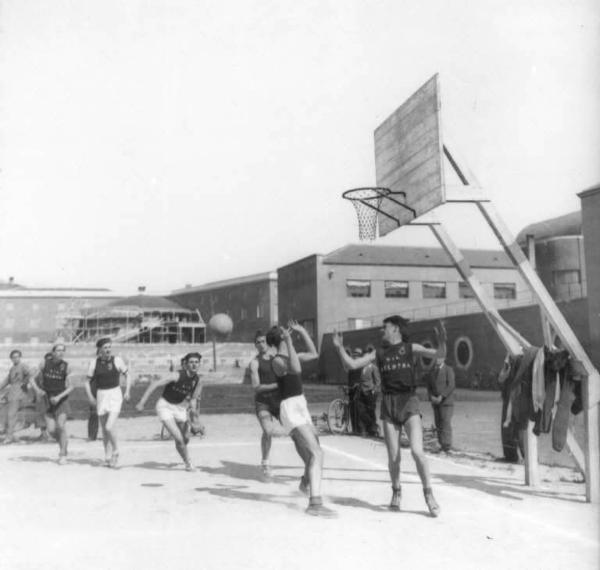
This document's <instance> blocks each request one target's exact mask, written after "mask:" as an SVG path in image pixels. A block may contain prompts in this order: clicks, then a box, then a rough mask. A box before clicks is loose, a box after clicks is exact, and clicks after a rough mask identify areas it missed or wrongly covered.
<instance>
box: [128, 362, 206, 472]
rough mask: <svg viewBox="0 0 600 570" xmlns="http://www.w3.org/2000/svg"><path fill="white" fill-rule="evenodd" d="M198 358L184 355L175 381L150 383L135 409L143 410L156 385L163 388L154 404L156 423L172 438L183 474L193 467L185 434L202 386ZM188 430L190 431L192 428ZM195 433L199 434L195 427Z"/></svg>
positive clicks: (168, 379)
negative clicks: (157, 419)
mask: <svg viewBox="0 0 600 570" xmlns="http://www.w3.org/2000/svg"><path fill="white" fill-rule="evenodd" d="M201 359H202V355H201V354H199V353H198V352H190V353H189V354H186V356H185V357H184V358H183V359H182V370H180V372H179V375H178V377H177V379H176V380H173V379H172V378H164V379H163V380H157V381H156V382H152V384H150V386H148V388H147V389H146V391H145V392H144V395H143V396H142V398H141V399H140V401H139V402H138V404H137V406H136V407H135V409H136V410H137V411H138V412H141V411H143V409H144V405H145V403H146V401H147V400H148V398H149V397H150V394H152V392H154V390H156V388H159V387H160V386H164V387H165V388H164V390H163V393H162V396H161V397H160V398H159V399H158V402H157V403H156V413H157V414H158V417H159V418H160V421H161V422H162V423H163V425H164V426H165V427H166V428H167V430H168V431H169V433H170V434H171V435H172V436H173V439H174V440H175V449H177V452H178V453H179V455H180V456H181V458H182V459H183V462H184V463H185V468H186V470H187V471H194V466H193V465H192V462H191V460H190V455H189V453H188V447H187V444H188V441H189V438H188V436H187V431H188V428H189V421H190V416H191V417H195V416H197V413H198V400H199V398H200V393H201V392H202V384H201V383H200V376H199V375H198V370H199V369H200V360H201ZM188 414H189V416H188ZM192 431H193V432H194V429H193V428H192ZM198 431H201V429H200V428H199V426H198Z"/></svg>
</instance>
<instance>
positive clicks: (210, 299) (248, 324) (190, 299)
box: [168, 278, 277, 342]
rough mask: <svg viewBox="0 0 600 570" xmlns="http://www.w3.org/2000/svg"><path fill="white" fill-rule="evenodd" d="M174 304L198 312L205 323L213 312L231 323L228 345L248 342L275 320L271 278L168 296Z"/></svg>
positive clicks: (273, 281) (274, 294) (275, 313)
mask: <svg viewBox="0 0 600 570" xmlns="http://www.w3.org/2000/svg"><path fill="white" fill-rule="evenodd" d="M168 298H169V299H172V300H173V301H175V302H176V303H179V304H180V305H181V306H182V307H185V308H186V309H191V310H198V311H200V314H201V315H202V318H203V319H204V321H205V322H207V323H208V321H209V320H210V318H211V317H212V316H213V315H215V314H217V313H227V314H228V315H229V316H230V317H231V319H232V320H233V332H232V333H231V336H230V337H229V340H230V341H232V342H252V341H253V340H254V334H255V333H256V331H257V330H259V329H261V330H268V329H269V328H270V327H271V326H272V325H273V324H274V322H275V320H276V319H277V285H276V281H275V280H273V279H266V278H265V279H263V280H258V281H252V282H244V283H238V284H228V285H222V286H217V287H215V288H214V289H209V290H206V289H205V290H202V291H196V290H192V291H190V292H189V293H187V292H185V290H184V291H178V292H177V293H173V294H172V295H169V297H168Z"/></svg>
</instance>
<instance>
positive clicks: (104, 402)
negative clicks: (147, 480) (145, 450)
mask: <svg viewBox="0 0 600 570" xmlns="http://www.w3.org/2000/svg"><path fill="white" fill-rule="evenodd" d="M96 349H97V350H96V353H97V357H96V358H95V359H94V360H92V361H91V362H90V366H89V368H88V371H87V378H86V382H85V391H86V393H87V397H88V399H89V401H90V403H91V405H92V406H96V410H97V413H98V417H99V418H100V426H101V427H102V443H103V444H104V457H105V461H106V465H107V466H108V467H116V466H117V462H118V460H119V446H118V442H117V433H116V429H115V424H116V421H117V419H118V417H119V414H120V413H121V406H122V405H123V399H125V401H129V397H130V390H131V385H130V384H131V383H130V377H129V373H128V371H127V366H126V365H125V363H124V362H123V360H122V359H121V358H120V357H119V356H112V354H111V351H112V343H111V340H110V339H109V338H101V339H100V340H98V342H97V343H96ZM121 375H123V376H125V395H124V396H123V393H122V392H121ZM91 382H93V383H94V385H95V388H96V390H97V392H96V396H95V397H94V395H93V394H92V389H91V386H90V383H91Z"/></svg>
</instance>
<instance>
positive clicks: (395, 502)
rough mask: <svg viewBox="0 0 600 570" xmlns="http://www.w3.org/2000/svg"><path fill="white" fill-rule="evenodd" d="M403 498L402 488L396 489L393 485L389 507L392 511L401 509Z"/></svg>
mask: <svg viewBox="0 0 600 570" xmlns="http://www.w3.org/2000/svg"><path fill="white" fill-rule="evenodd" d="M401 498H402V492H401V491H400V489H394V488H393V487H392V500H391V501H390V506H389V509H390V511H399V510H400V499H401Z"/></svg>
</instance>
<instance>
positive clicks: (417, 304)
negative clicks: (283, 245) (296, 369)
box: [277, 244, 533, 341]
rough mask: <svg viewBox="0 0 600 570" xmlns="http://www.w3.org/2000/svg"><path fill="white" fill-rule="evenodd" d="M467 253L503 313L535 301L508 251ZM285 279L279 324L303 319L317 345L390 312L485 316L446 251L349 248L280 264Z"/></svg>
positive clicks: (414, 317)
mask: <svg viewBox="0 0 600 570" xmlns="http://www.w3.org/2000/svg"><path fill="white" fill-rule="evenodd" d="M463 254H464V255H465V257H466V259H467V261H468V262H469V263H470V265H471V266H472V268H473V269H474V271H475V274H476V275H477V277H478V278H479V280H480V282H481V283H482V285H483V288H484V290H486V292H487V293H488V295H489V296H490V298H492V299H494V301H495V305H496V306H497V307H498V308H510V307H515V306H520V305H527V304H531V303H532V302H533V298H532V296H531V293H530V292H529V290H528V289H527V287H526V285H525V283H524V282H523V280H522V279H521V277H520V275H519V273H518V271H517V269H515V268H514V267H513V265H512V264H511V262H510V260H509V259H508V257H507V255H506V254H505V253H504V252H503V251H495V250H494V251H486V250H464V251H463ZM277 274H278V291H279V292H278V298H279V320H280V321H281V322H285V321H287V319H289V318H295V319H297V320H298V321H299V322H300V323H302V324H303V325H304V326H305V327H306V328H307V330H308V331H309V332H310V334H311V335H312V336H313V338H314V339H315V341H320V339H321V338H322V335H323V334H324V333H326V332H331V331H332V330H333V329H337V330H342V331H343V330H356V329H363V328H368V327H371V326H375V325H378V324H379V323H381V320H382V318H383V317H384V316H386V315H390V314H401V315H403V316H405V317H408V318H410V319H411V320H423V319H428V318H436V317H447V316H451V315H459V314H466V313H473V312H479V311H480V308H479V305H478V303H477V302H476V301H475V299H474V295H473V292H472V290H471V288H470V287H469V286H468V284H467V283H465V282H463V281H462V279H461V277H460V275H459V274H458V272H457V270H456V269H455V267H454V265H453V264H452V262H451V260H450V258H449V257H448V256H447V254H446V253H445V252H444V251H443V250H442V249H441V248H426V247H402V246H389V245H363V244H361V245H347V246H344V247H342V248H340V249H338V250H336V251H333V252H332V253H330V254H328V255H318V254H315V255H311V256H308V257H305V258H304V259H300V260H298V261H295V262H293V263H290V264H289V265H286V266H284V267H280V268H279V269H278V270H277Z"/></svg>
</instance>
